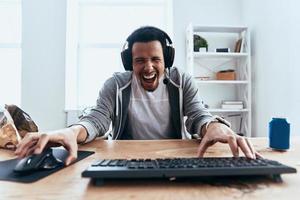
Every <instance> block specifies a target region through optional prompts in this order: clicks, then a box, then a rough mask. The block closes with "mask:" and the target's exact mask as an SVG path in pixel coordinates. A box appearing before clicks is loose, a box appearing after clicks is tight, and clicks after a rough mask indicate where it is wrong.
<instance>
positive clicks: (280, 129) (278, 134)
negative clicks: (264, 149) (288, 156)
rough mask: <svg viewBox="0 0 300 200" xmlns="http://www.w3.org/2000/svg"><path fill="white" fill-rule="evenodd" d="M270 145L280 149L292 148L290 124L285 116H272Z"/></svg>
mask: <svg viewBox="0 0 300 200" xmlns="http://www.w3.org/2000/svg"><path fill="white" fill-rule="evenodd" d="M269 146H270V147H271V148H272V149H275V150H280V151H286V150H288V149H289V148H290V124H289V123H288V122H287V120H286V119H285V118H272V120H271V121H270V123H269Z"/></svg>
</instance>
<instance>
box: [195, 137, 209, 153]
mask: <svg viewBox="0 0 300 200" xmlns="http://www.w3.org/2000/svg"><path fill="white" fill-rule="evenodd" d="M209 146H210V145H209V142H208V141H207V139H206V138H205V137H204V138H203V139H202V140H201V142H200V145H199V148H198V153H197V154H198V157H203V155H204V153H205V152H206V150H207V148H208V147H209Z"/></svg>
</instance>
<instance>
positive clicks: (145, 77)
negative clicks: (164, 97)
mask: <svg viewBox="0 0 300 200" xmlns="http://www.w3.org/2000/svg"><path fill="white" fill-rule="evenodd" d="M156 77H157V74H156V73H155V72H153V73H151V74H143V75H142V79H143V81H144V82H146V83H152V82H154V81H155V80H156Z"/></svg>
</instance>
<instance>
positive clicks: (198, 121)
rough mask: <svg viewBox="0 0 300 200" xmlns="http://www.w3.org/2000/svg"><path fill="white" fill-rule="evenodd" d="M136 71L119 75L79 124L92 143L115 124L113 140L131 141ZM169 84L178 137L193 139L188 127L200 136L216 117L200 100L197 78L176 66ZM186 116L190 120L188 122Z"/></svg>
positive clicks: (112, 134)
mask: <svg viewBox="0 0 300 200" xmlns="http://www.w3.org/2000/svg"><path fill="white" fill-rule="evenodd" d="M131 77H132V72H123V73H115V74H114V75H113V76H112V77H111V78H109V79H108V80H107V81H106V82H105V83H104V86H103V87H102V89H101V90H100V93H99V97H98V99H97V105H96V106H95V107H94V108H92V109H91V111H90V112H89V113H88V114H87V115H85V116H83V117H82V118H81V119H80V121H79V122H78V123H77V124H80V125H82V126H83V127H85V129H86V130H87V133H88V138H87V140H86V141H85V142H89V141H91V140H93V139H95V138H96V137H99V136H103V135H104V134H105V133H106V132H107V131H108V129H109V126H110V123H111V122H112V132H111V133H110V136H111V138H112V139H128V138H130V137H128V136H129V134H128V133H127V132H126V127H127V126H126V123H127V122H128V121H127V113H128V105H129V101H130V94H131ZM168 78H169V82H168V83H167V88H168V93H169V99H170V107H171V115H172V126H173V129H172V130H174V138H183V139H184V138H189V136H188V134H187V133H186V131H185V128H184V121H185V126H186V130H187V131H188V133H189V134H191V135H198V134H199V133H200V131H201V127H202V126H203V125H204V124H205V123H207V122H209V121H211V120H213V116H212V115H211V114H210V113H209V112H208V111H207V110H206V109H205V108H204V106H203V102H202V101H201V100H200V98H199V90H198V88H197V87H196V85H195V83H194V81H193V78H192V77H191V76H190V75H188V74H186V73H182V72H180V71H179V70H178V68H176V67H172V68H171V70H170V77H168ZM184 116H186V117H187V118H186V120H184Z"/></svg>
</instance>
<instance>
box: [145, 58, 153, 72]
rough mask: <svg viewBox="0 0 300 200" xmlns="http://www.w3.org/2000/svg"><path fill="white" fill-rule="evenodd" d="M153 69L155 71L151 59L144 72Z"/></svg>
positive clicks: (148, 60) (147, 62)
mask: <svg viewBox="0 0 300 200" xmlns="http://www.w3.org/2000/svg"><path fill="white" fill-rule="evenodd" d="M152 69H153V62H152V61H151V59H147V61H146V62H145V67H144V70H145V71H151V70H152Z"/></svg>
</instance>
